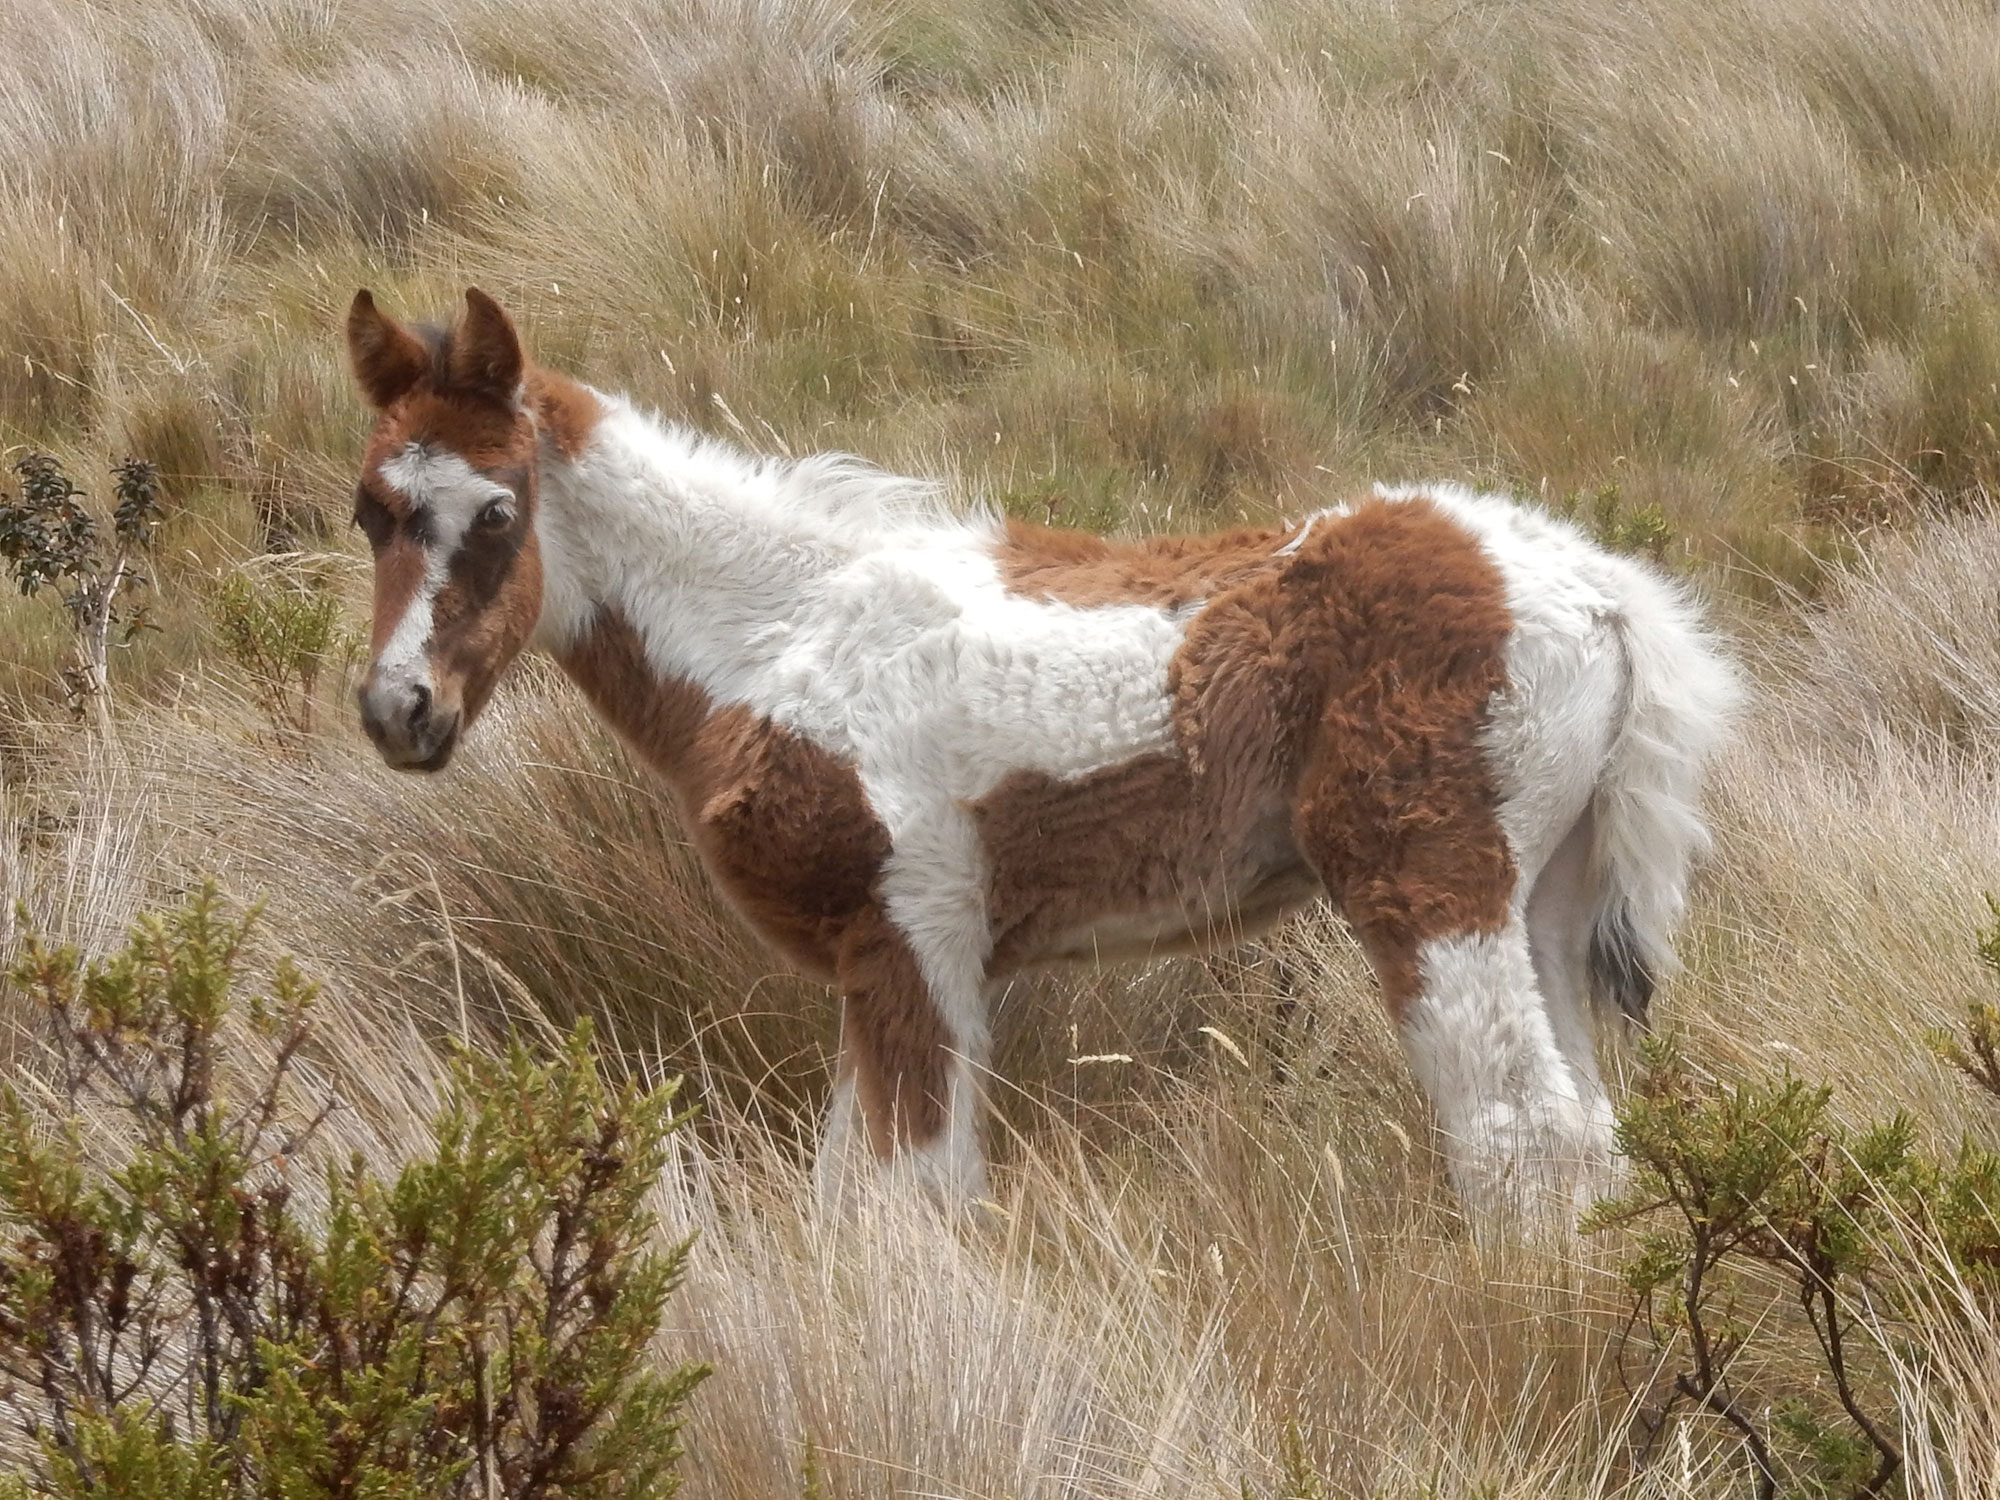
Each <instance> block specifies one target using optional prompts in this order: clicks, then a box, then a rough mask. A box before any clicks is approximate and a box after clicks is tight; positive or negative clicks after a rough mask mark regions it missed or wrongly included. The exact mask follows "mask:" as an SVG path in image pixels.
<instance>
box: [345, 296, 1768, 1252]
mask: <svg viewBox="0 0 2000 1500" xmlns="http://www.w3.org/2000/svg"><path fill="white" fill-rule="evenodd" d="M347 338H348V346H349V352H350V354H351V357H352V361H353V366H354V372H355V375H356V376H357V378H358V379H359V381H360V384H361V387H362V389H363V391H364V392H365V393H366V395H367V397H368V400H369V401H370V402H371V404H372V405H373V406H374V408H375V412H376V418H375V429H374V432H373V435H372V436H371V438H370V440H369V443H368V448H367V454H366V457H365V459H364V462H363V466H362V474H361V483H360V490H359V494H358V498H357V502H356V509H355V515H356V519H357V520H358V521H359V523H360V524H361V526H362V528H363V529H364V530H365V531H366V532H367V535H368V540H369V544H370V545H371V547H372V548H373V549H374V553H375V607H374V633H373V644H372V651H373V663H372V665H371V667H370V669H369V672H368V676H367V680H366V682H365V683H364V685H363V687H362V689H361V694H360V697H361V717H362V722H363V724H364V725H365V726H366V728H367V731H368V733H369V735H370V737H371V738H372V739H373V740H374V742H375V744H376V746H377V747H378V748H379V749H380V751H381V753H382V756H383V758H384V759H385V760H386V761H388V763H389V764H390V765H392V766H396V767H400V768H403V769H406V770H420V771H436V770H440V769H442V768H443V767H444V765H445V764H446V762H447V761H449V760H450V758H451V754H452V750H453V748H454V747H455V746H456V745H457V743H458V740H459V737H460V736H461V735H462V734H463V733H464V732H465V730H466V728H467V727H468V726H469V725H470V724H471V723H472V721H473V720H474V719H475V718H476V717H477V716H478V714H479V711H480V709H481V707H482V706H483V705H484V704H485V703H486V701H487V698H488V697H489V696H490V694H491V693H492V691H493V686H494V683H495V682H496V681H497V680H498V679H499V677H500V674H501V673H502V672H503V671H504V670H505V669H506V667H507V665H508V664H509V663H510V662H511V661H512V660H513V659H514V657H515V655H516V654H517V653H518V652H519V651H520V650H521V648H522V647H523V646H526V645H528V644H530V643H533V644H535V645H537V646H540V647H542V648H543V649H545V650H547V651H549V652H551V653H552V654H553V655H554V656H555V658H556V660H557V661H558V662H559V663H560V664H561V665H562V667H563V669H564V670H565V671H566V672H567V673H568V674H569V675H570V677H571V678H573V679H574V680H575V681H576V683H577V684H578V686H579V687H581V688H582V690H583V692H584V693H585V695H586V696H587V697H588V698H589V699H590V700H591V702H592V703H593V704H594V705H595V706H596V708H597V710H598V712H599V713H600V714H602V715H603V716H604V717H605V718H606V719H607V720H608V721H609V722H610V723H611V724H612V725H613V726H614V727H615V728H616V729H617V730H618V731H619V733H620V734H621V735H623V737H624V738H625V739H626V740H627V741H628V742H629V743H630V744H631V745H632V747H633V748H634V749H635V750H636V751H637V753H638V754H639V755H640V756H642V757H643V758H644V759H646V760H647V761H649V762H650V763H651V764H652V765H653V766H654V767H655V768H657V770H658V771H659V772H660V773H661V775H662V776H663V777H664V779H665V781H666V784H667V785H668V786H669V787H670V788H671V789H672V792H673V795H674V797H675V798H676V800H677V802H678V804H679V807H680V810H681V814H682V817H683V819H684V821H685V823H686V826H687V827H688V829H689V831H690V833H691V835H692V837H693V838H694V840H695V843H696V845H697V847H698V848H699V850H700V852H701V855H702V858H703V860H704V861H705V863H706V865H707V867H708V869H709V871H710V872H711V874H712V875H713V876H714V878H715V880H716V882H717V884H718V885H719V886H721V888H722V889H723V890H724V891H726V892H727V893H728V895H729V896H730V898H731V899H732V900H733V901H734V902H735V904H736V905H737V907H738V908H739V909H740V910H741V911H742V913H743V915H744V917H745V918H746V919H747V920H748V921H749V923H750V924H751V925H752V926H753V927H755V928H756V929H757V931H758V932H760V933H761V934H762V935H763V936H764V938H765V939H766V940H767V941H768V942H769V943H770V944H771V945H772V946H773V947H775V948H776V949H778V950H779V951H780V952H781V953H783V954H784V955H785V956H786V957H787V958H788V959H790V960H791V961H793V962H794V963H796V964H798V965H799V966H800V967H801V968H803V969H805V970H807V971H808V972H810V973H812V974H814V975H817V976H819V977H822V978H824V979H826V980H829V981H831V982H832V983H834V984H835V985H837V986H838V987H839V990H840V993H841V997H842V1007H843V1009H842V1015H841V1043H840V1057H839V1068H838V1078H837V1083H836V1086H835V1090H834V1096H833V1105H832V1111H831V1115H830V1118H829V1120H828V1123H827V1133H826V1140H825V1143H824V1145H823V1147H822V1149H821V1155H820V1171H821V1181H822V1184H823V1186H824V1185H828V1184H829V1183H830V1182H831V1180H832V1179H834V1178H836V1177H838V1175H839V1174H840V1173H843V1172H847V1171H852V1170H855V1169H856V1166H857V1164H858V1163H861V1162H866V1161H869V1160H873V1161H876V1162H879V1163H881V1164H882V1165H883V1167H884V1169H887V1170H890V1171H892V1172H907V1173H909V1174H911V1175H913V1176H914V1177H915V1178H916V1179H917V1180H919V1181H920V1182H922V1183H923V1184H925V1185H926V1186H928V1187H929V1188H930V1189H932V1190H933V1191H934V1192H937V1193H938V1194H940V1195H942V1196H944V1197H946V1198H967V1197H976V1196H979V1195H981V1194H982V1193H983V1191H984V1183H985V1167H984V1162H983V1159H982V1156H981V1152H980V1147H979V1143H978V1127H977V1117H978V1112H979V1077H980V1072H981V1068H982V1065H983V1062H984V1059H985V1057H986V1052H987V1023H986V997H987V994H988V991H989V990H990V989H991V988H992V986H993V985H994V984H995V982H996V981H998V980H1001V979H1004V978H1005V977H1006V976H1008V975H1009V974H1012V973H1014V972H1016V971H1018V970H1020V969H1021V968H1023V967H1024V966H1028V965H1033V964H1040V963H1046V962H1050V961H1053V960H1059V959H1089V958H1098V957H1103V956H1132V955H1145V954H1153V953H1158V952H1161V951H1169V950H1176V949H1188V948H1198V947H1201V946H1204V945H1207V944H1212V943H1221V942H1228V941H1232V940H1234V939H1236V938H1238V937H1240V936H1242V935H1243V934H1245V933H1248V932H1253V931H1255V930H1257V929H1259V928H1261V927H1264V926H1267V925H1268V924H1270V923H1272V922H1274V921H1276V920H1278V919H1279V918H1280V917H1282V916H1283V915H1284V914H1285V913H1287V912H1289V911H1291V910H1293V909H1294V908H1296V907H1298V906H1299V905H1301V904H1302V903H1304V902H1307V901H1310V900H1312V899H1313V898H1315V897H1318V896H1321V895H1324V896H1326V897H1328V898H1329V899H1331V900H1332V901H1333V902H1334V903H1335V905H1336V906H1338V908H1339V909H1340V910H1341V911H1342V912H1343V913H1344V914H1345V916H1346V918H1347V921H1348V922H1349V923H1350V924H1351V926H1352V928H1353V930H1354V932H1355V933H1356V934H1357V936H1358V937H1359V939H1360V941H1361V944H1362V946H1363V948H1364V949H1365V951H1366V952H1367V955H1368V957H1369V959H1370V961H1371V962H1372V964H1373V965H1374V969H1375V972H1376V975H1377V976H1378V978H1379V980H1380V982H1381V986H1382V993H1383V997H1384V999H1385V1001H1386V1002H1387V1004H1388V1007H1389V1010H1390V1012H1391V1014H1392V1015H1393V1016H1394V1018H1395V1021H1396V1023H1397V1025H1398V1027H1399V1028H1400V1031H1401V1034H1402V1038H1403V1041H1404V1045H1405V1047H1406V1049H1407V1052H1408V1055H1409V1059H1410V1064H1411V1067H1412V1068H1413V1070H1414V1071H1415V1073H1416V1075H1417V1078H1418V1080H1419V1081H1420V1082H1421V1083H1422V1085H1423V1087H1424V1090H1425V1092H1426V1093H1427V1094H1428V1095H1429V1096H1430V1099H1431V1101H1432V1103H1433V1104H1434V1105H1435V1107H1436V1111H1437V1116H1438V1121H1439V1125H1440V1128H1441V1130H1442V1134H1443V1138H1444V1143H1445V1149H1446V1152H1447V1155H1448V1158H1449V1160H1450V1163H1451V1168H1452V1172H1453V1176H1454V1179H1455V1182H1456V1185H1457V1187H1458V1189H1459V1191H1460V1193H1461V1195H1462V1197H1463V1198H1464V1200H1465V1202H1466V1205H1467V1207H1468V1209H1469V1210H1470V1211H1471V1212H1473V1213H1474V1214H1475V1215H1491V1214H1495V1213H1500V1212H1503V1211H1506V1210H1508V1209H1509V1208H1511V1207H1518V1206H1523V1205H1526V1204H1527V1203H1529V1202H1531V1201H1532V1200H1534V1199H1535V1198H1537V1197H1540V1196H1542V1195H1543V1194H1545V1193H1546V1192H1548V1191H1549V1190H1551V1189H1553V1190H1556V1191H1558V1192H1563V1193H1575V1192H1578V1191H1580V1190H1581V1189H1583V1188H1585V1187H1587V1186H1588V1185H1589V1183H1590V1182H1591V1181H1592V1179H1593V1178H1595V1177H1596V1176H1597V1175H1598V1174H1599V1173H1601V1172H1602V1171H1603V1170H1605V1169H1606V1168H1607V1167H1608V1165H1609V1158H1610V1154H1611V1134H1610V1125H1611V1113H1610V1108H1609V1105H1608V1103H1607V1100H1606V1097H1605V1093H1604V1089H1603V1086H1602V1084H1601V1083H1600V1081H1599V1076H1598V1070H1597V1065H1596V1061H1595V1058H1594V1056H1593V1052H1592V1012H1591V1006H1590V1000H1591V996H1592V992H1593V990H1594V991H1595V992H1596V993H1597V994H1598V995H1599V996H1601V997H1603V998H1606V999H1608V1000H1610V1001H1612V1002H1613V1003H1615V1004H1617V1005H1619V1006H1621V1007H1622V1008H1623V1009H1624V1010H1625V1011H1626V1012H1627V1013H1629V1014H1630V1015H1632V1016H1634V1017H1636V1018H1641V1019H1643V1016H1644V1013H1645V1008H1646V1002H1647V998H1648V996H1649V994H1650V993H1651V989H1652V984H1653V979H1654V976H1655V975H1656V974H1657V973H1659V972H1660V971H1661V970H1662V969H1663V968H1664V967H1665V966H1666V965H1668V964H1669V963H1670V962H1671V953H1670V950H1669V948H1668V936H1669V932H1670V930H1671V928H1672V926H1673V924H1674V923H1675V921H1676V920H1677V918H1678V917H1679V915H1680V912H1681V908H1682V904H1683V894H1684V887H1685V880H1686V874H1687V867H1688V863H1689V860H1690V857H1691V856H1692V855H1693V854H1694V853H1695V852H1696V851H1697V850H1698V848H1699V847H1700V846H1701V844H1702V842H1703V839H1704V833H1703V829H1702V825H1701V823H1700V821H1699V819H1698V817H1697V814H1696V810H1695V795H1696V791H1697V787H1698V783H1699V780H1700V776H1701V769H1702V763H1703V760H1704V758H1705V757H1706V755H1707V754H1708V752H1709V750H1710V748H1711V747H1712V746H1713V744H1714V743H1715V742H1716V740H1717V737H1718V735H1719V734H1720V732H1721V730H1722V728H1723V726H1724V724H1725V722H1726V720H1727V719H1728V717H1729V714H1730V710H1731V708H1732V706H1733V704H1734V702H1735V699H1736V697H1737V686H1736V681H1737V679H1736V676H1735V673H1734V671H1733V669H1732V668H1731V666H1730V664H1729V663H1728V661H1727V660H1726V659H1725V658H1724V657H1723V656H1721V655H1720V654H1719V653H1718V651H1717V650H1716V648H1715V646H1714V645H1713V644H1712V643H1711V642H1710V640H1709V639H1708V637H1707V636H1706V635H1705V634H1704V632H1703V631H1702V629H1701V627H1700V625H1699V624H1698V623H1697V621H1696V619H1695V616H1694V611H1693V609H1692V607H1691V606H1690V604H1689V603H1688V601H1687V600H1686V599H1684V598H1683V597H1682V596H1681V595H1680V594H1679V593H1678V592H1677V591H1676V590H1675V589H1674V588H1673V587H1672V586H1671V585H1669V584H1668V583H1667V582H1665V581H1664V580H1663V579H1661V578H1660V577H1659V576H1657V575H1656V574H1654V573H1652V572H1651V571H1649V570H1647V569H1646V568H1644V567H1641V566H1639V565H1637V564H1635V563H1633V562H1630V561H1628V560H1626V559H1624V558H1621V557H1616V556H1613V555H1610V554H1608V553H1606V552H1604V551H1602V550H1600V549H1598V548H1596V547H1594V546H1592V545H1591V544H1590V543H1589V542H1587V541H1585V540H1584V539H1583V538H1582V536H1580V535H1579V534H1578V533H1577V532H1576V531H1575V530H1573V529H1572V528H1570V527H1568V526H1566V525H1563V524H1561V523H1559V522H1557V521H1554V520H1551V519H1549V518H1548V517H1547V516H1544V515H1542V514H1540V513H1538V512H1536V511H1532V510H1527V509H1522V508H1520V507H1518V506H1516V505H1514V504H1512V503H1510V502H1509V501H1506V500H1504V499H1499V498H1495V497H1492V496H1485V495H1475V494H1472V493H1469V492H1467V491H1465V490H1462V489H1458V488H1454V487H1449V486H1427V487H1419V488H1408V489H1394V490H1389V489H1382V490H1377V491H1376V493H1375V494H1374V495H1373V496H1372V497H1370V498H1367V499H1363V500H1360V501H1358V502H1356V503H1354V504H1351V505H1343V506H1337V507H1334V508H1331V509H1328V510H1324V511H1321V512H1319V513H1318V514H1316V515H1313V516H1310V517H1308V518H1307V519H1306V520H1305V521H1304V522H1302V523H1300V524H1298V525H1291V526H1281V527H1271V528H1265V529H1261V530H1245V531H1235V532H1228V533H1224V534H1221V535H1217V536H1205V537H1168V538H1154V539H1149V540H1145V541H1138V542H1114V541H1107V540H1105V539H1103V538H1100V537H1096V536H1090V535H1085V534H1080V533H1075V532H1063V531H1052V530H1046V529H1043V528H1041V527H1038V526H1030V525H1025V524H1022V523H1020V522H1017V521H1002V520H1000V519H998V518H996V517H993V516H991V515H986V514H977V515H972V516H967V517H954V516H949V515H946V514H944V513H942V512H941V511H940V510H939V509H937V508H936V507H935V506H934V505H933V504H932V503H931V501H930V499H929V491H928V489H927V487H926V486H924V485H922V484H919V483H917V482H915V481H911V480H906V479H900V478H895V477H892V476H890V475H887V474H883V473H881V472H879V471H877V470H875V469H872V468H869V467H868V466H866V465H865V464H862V463H860V462H859V461H857V460H854V459H851V458H847V457H841V456H827V457H818V458H810V459H806V460H804V461H802V462H780V461H777V460H772V459H753V458H747V457H744V456H743V455H741V454H739V453H737V452H735V451H733V450H731V449H729V448H727V447H725V446H724V445H722V444H720V443H717V442H714V441H712V440H710V439H707V438H703V437H699V436H697V435H695V434H693V433H691V432H688V431H686V430H683V429H680V428H676V427H672V426H668V425H665V424H663V423H661V422H659V421H657V420H656V419H654V418H652V417H650V416H648V415H646V414H645V413H642V412H640V411H638V410H637V409H635V408H634V407H633V406H631V405H630V404H629V403H627V402H626V401H624V400H622V399H621V398H619V397H617V396H611V395H606V394H604V393H602V392H598V391H595V390H592V389H590V388H589V387H587V386H583V385H580V384H577V383H576V382H574V381H571V380H568V379H565V378H564V377H562V376H560V375H557V374H554V373H551V372H549V371H547V370H543V369H540V368H537V367H535V366H533V365H531V364H529V363H528V362H527V360H526V359H525V358H524V356H523V354H522V350H521V345H520V341H519V339H518V338H517V336H516V334H515V330H514V327H513V325H512V324H511V322H510V321H509V320H508V318H507V315H506V314H505V313H504V312H503V311H502V310H501V309H500V308H499V306H498V305H497V304H495V303H494V302H493V301H492V300H491V299H490V298H488V297H487V296H486V295H485V294H484V293H482V292H480V291H478V290H476V289H475V290H470V291H468V292H467V293H466V298H465V308H464V311H463V313H462V314H461V316H460V317H459V319H458V321H457V324H456V326H455V327H454V328H452V329H451V330H450V331H449V332H442V331H439V330H436V329H429V328H418V329H414V330H412V329H410V328H406V327H404V326H403V325H401V324H399V323H397V322H396V321H395V320H393V319H391V318H389V317H387V316H386V315H384V314H383V313H382V312H381V311H380V310H379V309H377V307H376V306H375V303H374V300H373V299H372V298H371V297H370V296H369V294H368V293H367V292H365V291H364V292H361V293H360V294H358V295H357V296H356V297H355V299H354V305H353V307H352V309H351V310H350V312H349V314H348V320H347Z"/></svg>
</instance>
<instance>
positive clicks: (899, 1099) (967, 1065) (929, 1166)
mask: <svg viewBox="0 0 2000 1500" xmlns="http://www.w3.org/2000/svg"><path fill="white" fill-rule="evenodd" d="M835 977H836V979H837V981H838V983H839V985H840V989H841V1038H840V1062H839V1068H838V1072H837V1075H836V1080H835V1084H834V1095H833V1103H832V1107H831V1109H830V1111H829V1114H828V1118H827V1128H826V1135H825V1138H824V1140H823V1141H822V1143H821V1147H820V1152H819V1158H818V1161H817V1163H816V1164H815V1168H814V1175H815V1178H816V1180H817V1185H818V1188H819V1193H820V1197H821V1200H822V1201H824V1202H829V1203H837V1202H840V1201H844V1200H845V1199H847V1198H848V1197H849V1196H850V1195H851V1194H853V1193H854V1192H855V1191H856V1190H857V1189H858V1188H860V1187H861V1186H862V1185H863V1184H864V1183H866V1182H868V1181H871V1180H883V1179H886V1180H890V1181H894V1180H895V1179H897V1178H906V1179H908V1180H911V1181H914V1182H915V1183H916V1184H917V1185H918V1186H920V1187H922V1188H923V1189H925V1190H927V1191H928V1192H929V1193H930V1194H931V1195H932V1196H933V1197H935V1198H937V1199H939V1200H941V1201H943V1202H946V1203H956V1202H965V1201H969V1200H971V1199H976V1198H980V1197H983V1196H985V1193H986V1167H985V1162H984V1159H983V1158H982V1156H981V1154H980V1150H979V1141H978V1106H979V1089H978V1069H979V1068H980V1066H981V1065H982V1063H983V1061H984V1055H983V1054H984V1046H983V1038H982V1037H981V1036H979V1035H977V1034H973V1033H972V1032H971V1028H969V1027H967V1026H965V1025H964V1024H963V1022H962V1021H960V1022H959V1023H957V1024H954V1022H953V1019H952V1017H951V1016H950V1014H949V1013H948V1008H947V1007H946V1006H942V1005H940V1004H939V1003H938V997H937V995H936V993H935V988H934V985H933V984H932V983H931V982H930V980H929V979H927V977H926V974H925V972H924V966H923V965H922V964H921V963H920V962H919V960H918V957H917V954H916V952H915V951H914V950H913V949H912V947H911V945H910V943H909V941H908V939H907V938H906V937H905V936H904V934H903V932H902V931H901V930H900V929H899V928H898V927H897V926H896V924H895V923H894V922H893V921H891V920H890V919H889V918H887V917H886V916H881V915H879V914H873V913H871V914H869V915H867V916H863V917H860V918H857V919H856V921H855V922H854V923H853V925H852V926H851V927H850V928H849V930H848V932H847V934H846V936H845V937H844V939H843V940H842V942H841V944H840V950H839V954H838V960H837V966H836V975H835Z"/></svg>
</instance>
